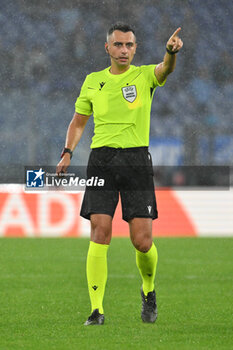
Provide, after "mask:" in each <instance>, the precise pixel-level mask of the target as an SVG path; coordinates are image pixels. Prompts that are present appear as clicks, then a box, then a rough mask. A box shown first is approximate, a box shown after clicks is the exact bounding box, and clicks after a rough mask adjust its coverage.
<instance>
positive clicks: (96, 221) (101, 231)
mask: <svg viewBox="0 0 233 350" xmlns="http://www.w3.org/2000/svg"><path fill="white" fill-rule="evenodd" d="M111 236H112V217H111V216H110V215H106V214H92V215H91V240H92V241H93V242H95V243H99V244H110V241H111Z"/></svg>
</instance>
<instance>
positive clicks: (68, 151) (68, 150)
mask: <svg viewBox="0 0 233 350" xmlns="http://www.w3.org/2000/svg"><path fill="white" fill-rule="evenodd" d="M65 153H69V154H70V159H71V158H72V156H73V152H72V151H71V149H70V148H66V147H64V148H63V150H62V152H61V158H62V157H63V156H64V154H65Z"/></svg>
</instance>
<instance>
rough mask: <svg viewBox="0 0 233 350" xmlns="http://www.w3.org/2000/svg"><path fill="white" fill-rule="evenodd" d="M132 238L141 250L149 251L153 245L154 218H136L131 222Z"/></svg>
mask: <svg viewBox="0 0 233 350" xmlns="http://www.w3.org/2000/svg"><path fill="white" fill-rule="evenodd" d="M129 227H130V238H131V241H132V243H133V245H134V247H135V248H136V249H137V250H139V251H140V252H144V253H146V252H148V250H149V249H150V248H151V245H152V220H151V219H146V218H135V219H132V220H131V221H130V222H129Z"/></svg>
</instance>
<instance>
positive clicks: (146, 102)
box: [57, 23, 183, 325]
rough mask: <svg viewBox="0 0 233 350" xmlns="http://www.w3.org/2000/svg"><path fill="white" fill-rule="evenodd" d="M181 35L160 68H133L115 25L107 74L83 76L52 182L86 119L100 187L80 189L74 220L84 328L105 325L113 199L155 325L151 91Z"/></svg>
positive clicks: (145, 309) (124, 33)
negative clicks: (85, 235)
mask: <svg viewBox="0 0 233 350" xmlns="http://www.w3.org/2000/svg"><path fill="white" fill-rule="evenodd" d="M180 30H181V28H178V29H177V30H176V31H175V32H174V33H173V35H172V36H171V37H170V39H169V40H168V42H167V44H166V53H165V55H164V59H163V62H162V63H160V64H158V65H144V66H139V67H136V66H134V65H131V62H132V60H133V58H134V55H135V53H136V48H137V43H136V35H135V31H134V29H133V28H131V27H130V26H129V25H127V24H122V23H117V24H115V25H114V26H112V27H111V28H110V29H109V31H108V33H107V42H106V43H105V50H106V52H107V53H108V54H109V56H110V60H111V66H110V67H108V68H106V69H104V70H102V71H99V72H94V73H91V74H89V75H87V77H86V79H85V81H84V83H83V86H82V88H81V92H80V95H79V97H78V98H77V101H76V103H75V113H74V116H73V119H72V120H71V122H70V125H69V127H68V131H67V135H66V143H65V148H64V149H63V152H62V156H61V161H60V162H59V163H58V165H57V174H58V175H60V174H61V173H64V172H66V170H67V168H68V166H69V165H70V159H71V157H72V152H73V151H74V149H75V147H76V146H77V144H78V142H79V141H80V138H81V136H82V133H83V131H84V128H85V125H86V123H87V121H88V119H89V118H90V116H91V115H92V114H93V116H94V124H95V128H94V136H93V138H92V143H91V149H92V151H91V153H90V157H89V161H88V167H87V176H88V178H91V177H92V176H98V178H101V179H104V180H105V184H106V187H103V188H98V189H93V188H91V187H86V191H85V195H84V199H83V203H82V208H81V213H80V215H81V216H83V217H84V218H86V219H89V220H90V222H91V240H90V245H89V250H88V255H87V267H86V272H87V282H88V290H89V295H90V300H91V315H90V316H89V317H88V319H87V321H86V322H85V325H102V324H103V323H104V310H103V298H104V291H105V285H106V281H107V251H108V247H109V244H110V241H111V235H112V220H113V216H114V212H115V209H116V206H117V203H118V200H119V194H120V197H121V203H122V216H123V219H124V220H125V221H127V222H128V224H129V232H130V238H131V241H132V243H133V245H134V247H135V250H136V264H137V267H138V270H139V272H140V275H141V277H142V288H141V297H142V311H141V318H142V321H143V322H149V323H153V322H155V320H156V318H157V305H156V294H155V289H154V280H155V272H156V265H157V259H158V255H157V249H156V247H155V245H154V243H153V241H152V220H154V219H156V218H157V216H158V214H157V207H156V199H155V193H154V185H153V170H152V160H151V155H150V153H149V152H148V145H149V129H150V111H151V103H152V98H153V95H154V92H155V89H156V87H157V86H163V85H164V83H165V81H166V78H167V76H168V74H170V73H171V72H173V70H174V69H175V65H176V53H177V52H178V51H179V50H180V49H181V48H182V46H183V42H182V41H181V39H180V38H179V36H178V34H179V32H180Z"/></svg>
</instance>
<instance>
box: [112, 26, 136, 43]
mask: <svg viewBox="0 0 233 350" xmlns="http://www.w3.org/2000/svg"><path fill="white" fill-rule="evenodd" d="M114 30H120V31H121V32H123V33H127V32H132V33H133V34H134V36H135V37H136V35H135V30H134V29H133V28H132V27H131V26H130V25H129V24H125V23H122V22H117V23H116V24H114V25H113V26H112V27H111V28H109V30H108V32H107V39H108V37H109V36H110V35H111V34H112V33H113V32H114Z"/></svg>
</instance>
